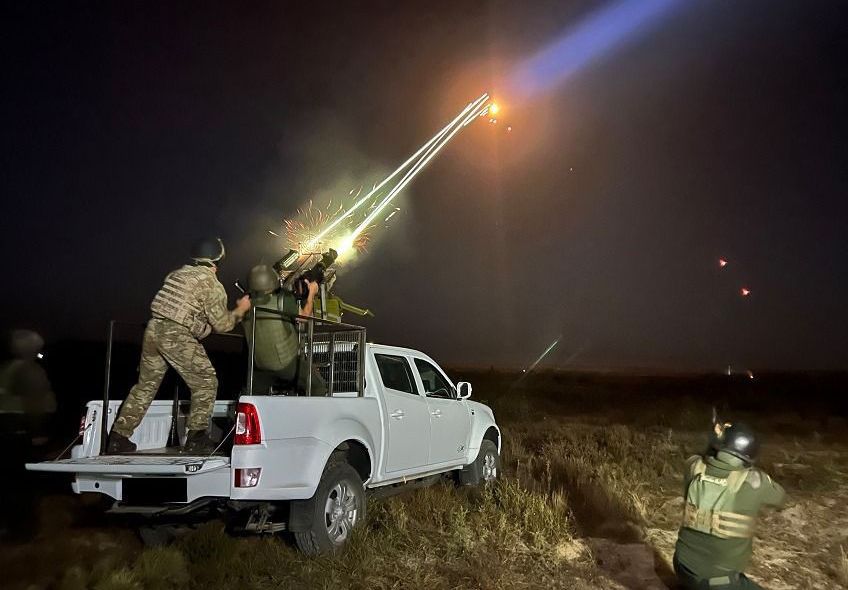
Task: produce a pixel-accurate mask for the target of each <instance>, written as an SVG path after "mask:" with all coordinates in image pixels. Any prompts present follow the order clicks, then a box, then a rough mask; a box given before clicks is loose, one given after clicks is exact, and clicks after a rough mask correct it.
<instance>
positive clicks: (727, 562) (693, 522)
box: [674, 423, 786, 589]
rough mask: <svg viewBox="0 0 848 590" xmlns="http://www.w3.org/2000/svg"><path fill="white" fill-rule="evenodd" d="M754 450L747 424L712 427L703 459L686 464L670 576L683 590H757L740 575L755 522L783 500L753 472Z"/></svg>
mask: <svg viewBox="0 0 848 590" xmlns="http://www.w3.org/2000/svg"><path fill="white" fill-rule="evenodd" d="M759 448H760V441H759V438H758V437H757V435H756V434H755V433H754V431H753V430H752V429H751V428H750V427H749V426H747V425H746V424H742V423H733V424H731V423H726V424H716V425H715V428H714V433H713V436H712V438H711V441H710V449H709V450H708V452H707V453H706V455H705V456H701V455H695V456H693V457H691V458H689V460H688V461H687V462H686V476H685V486H684V501H685V505H684V514H683V523H682V525H681V527H680V531H679V532H678V536H677V546H676V547H675V552H674V571H675V572H676V573H677V577H678V579H679V580H680V582H681V584H683V586H684V587H685V588H688V589H696V588H697V589H700V588H704V589H736V588H760V586H759V585H757V584H756V583H755V582H753V581H752V580H750V579H749V578H748V577H746V576H745V574H744V573H743V572H744V570H745V569H746V568H747V567H748V563H749V562H750V560H751V553H752V541H753V537H754V527H755V524H756V521H757V516H758V514H759V512H760V509H761V508H762V507H764V506H774V507H781V506H783V504H784V501H785V498H786V494H785V492H784V491H783V488H782V487H781V486H780V485H779V484H778V483H777V482H775V481H774V480H773V479H772V478H771V477H769V476H768V475H767V474H766V473H765V472H764V471H762V470H761V469H758V468H757V467H754V461H755V460H756V458H757V455H758V453H759Z"/></svg>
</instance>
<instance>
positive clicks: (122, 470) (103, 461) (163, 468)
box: [26, 455, 230, 476]
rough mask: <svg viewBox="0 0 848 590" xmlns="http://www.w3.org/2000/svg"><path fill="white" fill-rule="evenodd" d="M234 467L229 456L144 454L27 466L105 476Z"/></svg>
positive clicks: (49, 462)
mask: <svg viewBox="0 0 848 590" xmlns="http://www.w3.org/2000/svg"><path fill="white" fill-rule="evenodd" d="M229 466H230V458H229V457H218V456H212V457H205V456H198V457H191V456H179V457H157V456H144V455H133V456H130V455H104V456H99V457H80V458H78V459H61V460H59V461H44V462H42V463H27V464H26V468H27V469H28V470H30V471H49V472H54V473H56V472H59V473H96V474H101V475H105V476H122V475H126V476H133V475H194V474H199V473H209V472H210V471H216V470H218V469H226V468H229Z"/></svg>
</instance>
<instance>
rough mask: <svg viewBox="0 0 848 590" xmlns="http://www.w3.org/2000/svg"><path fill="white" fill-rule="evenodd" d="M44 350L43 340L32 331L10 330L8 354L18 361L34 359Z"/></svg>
mask: <svg viewBox="0 0 848 590" xmlns="http://www.w3.org/2000/svg"><path fill="white" fill-rule="evenodd" d="M42 348H44V338H42V337H41V336H39V335H38V333H37V332H33V331H32V330H12V333H11V334H9V352H11V353H12V356H13V357H15V358H18V359H25V360H29V359H34V358H35V357H36V356H38V353H40V352H41V349H42Z"/></svg>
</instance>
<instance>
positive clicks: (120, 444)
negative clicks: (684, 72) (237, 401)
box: [108, 238, 250, 453]
mask: <svg viewBox="0 0 848 590" xmlns="http://www.w3.org/2000/svg"><path fill="white" fill-rule="evenodd" d="M224 254H225V250H224V244H223V242H221V240H220V239H217V238H216V239H215V240H206V241H203V242H201V243H200V244H198V245H197V246H196V247H195V248H194V250H193V251H192V260H193V262H192V263H191V264H187V265H185V266H183V267H182V268H179V269H177V270H175V271H173V272H171V273H170V274H168V276H167V277H165V284H164V285H162V288H161V289H159V292H158V293H156V296H155V297H154V298H153V302H152V303H151V304H150V310H151V312H152V316H153V317H152V318H151V319H150V321H149V322H148V323H147V328H146V329H145V330H144V342H143V344H142V349H141V363H140V369H139V376H138V384H137V385H136V386H135V387H133V388H132V389H131V390H130V393H129V395H128V396H127V399H126V400H124V403H123V405H122V406H121V411H120V413H119V414H118V417H117V419H116V420H115V424H114V426H113V427H112V433H111V435H110V436H109V446H108V452H109V453H128V452H133V451H135V449H136V445H135V443H133V442H131V441H130V440H129V439H130V437H131V436H132V434H133V432H134V431H135V429H136V428H137V427H138V425H139V423H140V422H141V420H142V418H144V414H145V413H146V412H147V408H148V407H150V402H151V401H153V398H154V397H156V391H157V390H158V389H159V385H160V384H161V383H162V378H163V377H164V376H165V372H166V371H167V370H168V365H171V366H172V367H174V369H176V370H177V372H178V373H179V374H180V377H182V378H183V381H185V382H186V385H188V387H189V389H190V390H191V413H190V414H189V418H188V434H187V435H186V442H185V447H184V451H185V452H187V453H207V452H211V451H212V449H213V448H214V443H213V441H212V440H211V439H210V438H209V435H208V434H207V432H206V431H207V429H208V428H209V419H210V418H211V417H212V409H213V407H214V405H215V396H216V394H217V392H218V378H217V377H216V375H215V368H214V367H213V366H212V363H211V362H209V357H208V356H207V354H206V351H205V350H204V349H203V345H201V344H200V342H199V340H200V339H202V338H205V337H206V336H208V335H209V334H210V333H211V332H212V331H213V330H214V331H215V332H229V331H230V330H232V329H233V328H234V327H235V325H236V324H237V323H238V322H240V321H241V320H242V318H244V315H245V314H246V313H247V311H248V310H249V309H250V299H249V298H248V297H247V296H244V297H242V298H241V299H239V300H238V302H237V303H236V307H235V309H233V310H228V309H227V293H226V291H224V286H223V285H222V284H221V283H220V282H219V281H218V278H217V277H216V273H217V271H218V265H219V264H220V263H221V260H223V258H224Z"/></svg>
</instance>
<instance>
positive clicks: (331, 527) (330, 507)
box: [324, 481, 359, 545]
mask: <svg viewBox="0 0 848 590" xmlns="http://www.w3.org/2000/svg"><path fill="white" fill-rule="evenodd" d="M358 518H359V509H358V508H357V505H356V492H355V491H354V490H353V489H351V487H350V486H349V485H348V484H347V482H344V481H342V482H339V483H337V484H336V485H335V486H333V488H332V489H331V490H330V493H329V494H328V495H327V503H326V504H325V506H324V523H325V524H326V526H327V534H328V535H329V536H330V540H332V541H333V543H335V544H336V545H340V544H342V543H344V542H345V541H347V539H348V537H349V536H350V532H351V530H353V527H354V526H356V521H357V520H358Z"/></svg>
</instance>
